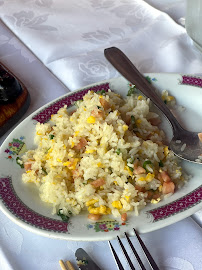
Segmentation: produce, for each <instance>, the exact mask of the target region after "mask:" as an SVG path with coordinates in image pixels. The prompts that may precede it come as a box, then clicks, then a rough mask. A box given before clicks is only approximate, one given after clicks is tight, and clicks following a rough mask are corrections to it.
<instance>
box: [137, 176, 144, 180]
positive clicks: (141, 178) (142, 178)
mask: <svg viewBox="0 0 202 270" xmlns="http://www.w3.org/2000/svg"><path fill="white" fill-rule="evenodd" d="M137 180H138V181H145V180H146V179H145V177H143V176H142V177H139V178H138V179H137Z"/></svg>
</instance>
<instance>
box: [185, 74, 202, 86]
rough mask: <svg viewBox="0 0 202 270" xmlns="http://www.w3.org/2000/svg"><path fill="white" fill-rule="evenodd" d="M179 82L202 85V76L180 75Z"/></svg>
mask: <svg viewBox="0 0 202 270" xmlns="http://www.w3.org/2000/svg"><path fill="white" fill-rule="evenodd" d="M181 84H185V85H191V86H197V87H202V78H199V77H193V76H189V75H182V82H181Z"/></svg>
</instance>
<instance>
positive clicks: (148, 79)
mask: <svg viewBox="0 0 202 270" xmlns="http://www.w3.org/2000/svg"><path fill="white" fill-rule="evenodd" d="M145 79H147V81H148V82H149V83H152V82H157V81H158V80H157V79H156V78H151V77H150V76H146V77H145Z"/></svg>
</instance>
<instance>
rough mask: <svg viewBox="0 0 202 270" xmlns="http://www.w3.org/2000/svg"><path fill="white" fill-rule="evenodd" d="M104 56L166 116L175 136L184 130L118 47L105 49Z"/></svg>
mask: <svg viewBox="0 0 202 270" xmlns="http://www.w3.org/2000/svg"><path fill="white" fill-rule="evenodd" d="M104 54H105V57H106V58H107V60H108V61H109V62H110V63H111V64H112V65H113V66H114V67H115V68H116V69H117V70H118V71H119V72H120V73H121V74H122V75H123V76H124V77H125V78H126V79H127V80H128V81H130V82H131V83H132V84H134V85H135V86H136V87H137V88H138V89H139V90H140V91H141V92H142V93H143V94H144V95H145V96H146V97H148V98H150V100H151V101H152V102H153V103H154V104H155V105H156V106H157V107H158V108H159V109H160V110H161V111H162V112H163V113H164V114H165V116H166V117H167V119H168V120H169V121H170V123H171V125H172V128H173V133H174V136H175V134H177V132H179V130H183V128H182V127H181V126H180V124H179V123H178V121H177V120H176V118H175V117H174V116H173V114H172V113H171V111H170V110H169V108H168V107H167V106H166V105H165V103H164V102H163V100H162V99H161V98H160V97H159V95H158V94H156V92H155V89H154V87H153V86H152V85H151V84H150V83H149V82H148V81H147V80H146V79H145V78H144V77H143V75H142V74H141V73H140V72H139V71H138V70H137V69H136V67H135V66H134V65H133V63H132V62H131V61H130V60H129V59H128V57H127V56H126V55H125V54H124V53H123V52H122V51H121V50H119V49H118V48H116V47H111V48H107V49H105V50H104Z"/></svg>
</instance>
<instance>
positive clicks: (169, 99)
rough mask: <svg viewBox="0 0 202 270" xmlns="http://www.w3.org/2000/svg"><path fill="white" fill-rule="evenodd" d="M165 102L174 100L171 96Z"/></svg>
mask: <svg viewBox="0 0 202 270" xmlns="http://www.w3.org/2000/svg"><path fill="white" fill-rule="evenodd" d="M166 100H167V101H171V100H175V98H174V97H173V96H167V98H166Z"/></svg>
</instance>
